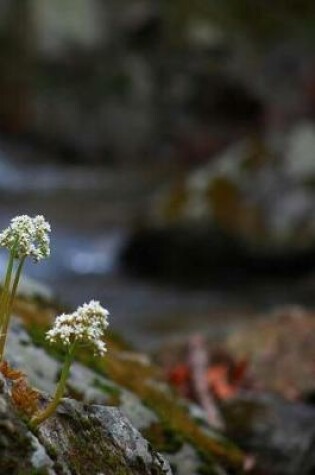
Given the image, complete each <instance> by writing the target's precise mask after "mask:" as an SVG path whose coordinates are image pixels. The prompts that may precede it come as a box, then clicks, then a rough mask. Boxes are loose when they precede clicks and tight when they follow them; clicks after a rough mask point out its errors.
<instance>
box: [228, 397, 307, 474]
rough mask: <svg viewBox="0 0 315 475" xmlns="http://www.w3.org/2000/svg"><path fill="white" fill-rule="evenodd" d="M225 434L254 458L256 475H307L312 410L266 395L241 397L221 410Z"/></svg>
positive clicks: (300, 404)
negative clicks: (225, 423) (223, 417)
mask: <svg viewBox="0 0 315 475" xmlns="http://www.w3.org/2000/svg"><path fill="white" fill-rule="evenodd" d="M222 410H223V413H224V415H225V418H226V421H227V426H228V432H229V433H230V435H231V436H232V435H233V436H236V437H237V438H238V440H239V441H240V444H241V446H242V447H243V448H244V449H246V450H247V451H249V452H250V453H252V454H254V456H255V459H256V464H257V473H258V474H259V475H260V474H268V475H311V474H313V473H314V470H315V456H314V448H315V409H314V408H313V407H309V406H307V405H306V404H302V403H294V404H292V403H290V402H287V401H285V400H283V399H281V398H278V397H276V396H273V395H271V394H269V395H258V394H244V395H240V396H239V397H237V398H236V399H234V400H232V401H229V402H226V403H224V404H223V407H222Z"/></svg>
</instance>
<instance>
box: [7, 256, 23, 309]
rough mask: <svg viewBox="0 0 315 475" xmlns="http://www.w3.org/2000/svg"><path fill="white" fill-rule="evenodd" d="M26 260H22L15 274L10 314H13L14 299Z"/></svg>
mask: <svg viewBox="0 0 315 475" xmlns="http://www.w3.org/2000/svg"><path fill="white" fill-rule="evenodd" d="M25 259H26V256H23V257H22V258H21V260H20V262H19V265H18V268H17V270H16V273H15V277H14V282H13V286H12V290H11V297H10V312H11V309H12V306H13V302H14V299H15V295H16V291H17V288H18V285H19V282H20V277H21V273H22V269H23V266H24V263H25Z"/></svg>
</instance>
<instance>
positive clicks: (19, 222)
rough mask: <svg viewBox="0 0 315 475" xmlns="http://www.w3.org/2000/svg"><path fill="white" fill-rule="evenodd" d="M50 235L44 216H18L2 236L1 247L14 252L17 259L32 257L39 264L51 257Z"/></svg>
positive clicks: (0, 238) (0, 237) (0, 239)
mask: <svg viewBox="0 0 315 475" xmlns="http://www.w3.org/2000/svg"><path fill="white" fill-rule="evenodd" d="M49 233H50V225H49V223H48V222H47V221H45V218H44V216H35V217H34V218H32V217H30V216H27V215H22V216H16V217H15V218H13V219H12V220H11V223H10V226H9V227H7V228H6V229H5V230H4V231H3V232H2V233H1V234H0V246H2V247H6V248H7V249H9V250H10V251H13V252H14V257H15V258H17V259H20V258H22V257H26V256H30V257H32V258H33V259H34V261H36V262H38V261H40V260H41V259H45V258H46V257H49V255H50V247H49V244H50V240H49Z"/></svg>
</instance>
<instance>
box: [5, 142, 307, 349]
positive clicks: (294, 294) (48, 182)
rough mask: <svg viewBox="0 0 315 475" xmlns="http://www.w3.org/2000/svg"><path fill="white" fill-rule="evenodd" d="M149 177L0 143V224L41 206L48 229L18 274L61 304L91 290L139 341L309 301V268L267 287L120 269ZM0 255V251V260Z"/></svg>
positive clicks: (226, 324) (150, 342) (145, 343)
mask: <svg viewBox="0 0 315 475" xmlns="http://www.w3.org/2000/svg"><path fill="white" fill-rule="evenodd" d="M1 150H2V151H1ZM153 183H154V182H152V180H151V177H149V178H148V177H146V176H145V175H143V174H141V173H136V172H124V173H119V172H117V171H116V172H113V171H112V170H106V169H104V168H97V167H89V168H86V167H83V166H82V167H81V166H74V165H73V166H66V165H64V164H61V163H60V162H53V161H47V162H45V161H44V160H41V159H40V157H39V156H38V154H37V155H36V158H35V159H34V160H33V156H32V151H30V150H17V149H16V148H15V149H14V150H12V149H11V148H10V147H8V146H6V147H5V146H4V145H3V146H2V147H1V144H0V228H3V227H5V226H6V225H7V224H8V221H9V219H10V218H11V217H12V216H15V215H18V214H44V215H45V216H46V217H47V219H49V221H50V222H51V224H52V228H53V236H52V256H51V258H50V259H49V260H48V261H46V262H43V263H40V264H38V265H36V264H33V263H31V262H28V263H27V266H26V273H27V275H29V276H30V277H33V278H35V279H37V280H40V281H41V282H42V283H46V284H47V285H48V286H49V287H50V288H51V289H52V290H53V291H54V292H55V294H56V295H57V296H58V297H60V299H61V300H62V301H63V302H65V303H67V304H71V305H78V304H81V303H82V302H84V301H86V300H88V299H91V298H96V299H100V300H101V301H102V302H103V303H104V305H105V306H106V307H108V308H109V309H110V311H111V324H112V328H114V329H116V330H118V331H119V332H121V333H122V334H123V335H124V336H125V337H126V338H127V339H129V340H130V341H132V342H133V343H136V344H137V345H139V346H140V347H141V348H150V347H152V346H154V345H155V344H159V343H160V342H161V340H163V339H164V338H165V337H167V338H173V337H174V338H175V337H180V336H181V335H183V334H186V333H188V332H191V331H202V332H204V331H209V332H212V333H215V332H218V333H220V332H222V331H226V330H227V329H228V330H229V331H230V330H232V329H233V328H234V327H235V326H237V325H240V324H242V323H243V322H246V321H247V320H248V319H251V318H253V314H254V312H256V311H257V310H262V309H265V308H268V307H271V306H274V305H280V304H288V303H294V304H295V303H304V304H305V303H306V304H310V305H311V304H313V303H314V302H315V298H314V297H313V293H315V292H313V289H314V278H313V277H310V278H309V279H304V280H303V282H299V283H296V282H294V283H292V282H291V283H290V284H288V283H287V282H281V283H278V284H277V286H276V287H275V286H274V285H271V284H266V283H265V284H263V285H260V286H258V287H257V285H252V286H250V285H246V288H244V284H242V285H240V286H239V287H238V288H234V289H233V290H231V289H230V290H226V289H211V288H209V289H206V290H192V289H191V290H188V289H179V288H174V287H173V286H166V285H165V286H162V285H158V284H156V283H152V282H148V281H145V280H138V279H133V278H130V277H128V276H126V275H125V274H124V273H123V271H122V269H121V268H120V265H119V255H120V252H121V249H122V247H123V246H124V245H125V243H126V241H127V239H128V236H129V235H130V232H131V224H132V223H133V221H134V220H136V219H137V216H138V215H139V212H140V211H141V210H143V209H144V207H145V206H146V204H147V201H148V200H149V199H150V198H151V196H152V191H154V185H153ZM155 185H156V184H155ZM5 258H6V255H5V252H2V253H0V265H1V267H2V268H3V265H4V262H5Z"/></svg>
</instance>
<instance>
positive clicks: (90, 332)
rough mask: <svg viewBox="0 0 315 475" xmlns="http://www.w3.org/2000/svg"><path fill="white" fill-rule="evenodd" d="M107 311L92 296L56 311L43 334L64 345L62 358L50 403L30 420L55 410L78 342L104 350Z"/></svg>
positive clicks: (98, 351) (36, 422)
mask: <svg viewBox="0 0 315 475" xmlns="http://www.w3.org/2000/svg"><path fill="white" fill-rule="evenodd" d="M108 315H109V312H108V311H107V310H106V309H105V308H103V307H102V306H101V304H100V303H99V302H97V301H95V300H91V301H90V302H89V303H85V304H83V305H82V306H80V307H78V308H77V310H76V311H75V312H73V313H70V314H62V315H59V316H58V317H57V318H56V320H55V324H54V326H53V328H52V329H51V330H49V331H48V332H47V334H46V338H47V340H48V341H49V342H50V343H52V344H54V343H60V344H62V345H63V346H64V347H65V348H66V349H67V354H66V358H65V361H64V365H63V369H62V372H61V376H60V379H59V382H58V384H57V388H56V391H55V395H54V397H53V399H52V401H51V402H50V404H49V405H48V406H47V407H46V409H44V410H43V411H42V412H38V413H36V414H35V415H34V416H33V418H32V420H31V424H32V425H33V426H36V425H39V424H40V423H41V422H43V421H44V420H45V419H47V418H48V417H50V416H51V415H52V414H53V413H54V411H55V410H56V408H57V406H58V404H59V402H60V400H61V398H62V396H63V394H64V391H65V387H66V383H67V379H68V376H69V372H70V367H71V363H72V361H73V358H74V355H75V351H76V349H77V348H78V347H80V346H88V347H90V348H92V349H93V350H94V352H95V353H96V354H98V355H100V356H103V355H104V354H105V352H106V346H105V343H104V342H103V337H104V334H105V331H106V329H107V327H108Z"/></svg>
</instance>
